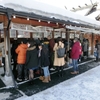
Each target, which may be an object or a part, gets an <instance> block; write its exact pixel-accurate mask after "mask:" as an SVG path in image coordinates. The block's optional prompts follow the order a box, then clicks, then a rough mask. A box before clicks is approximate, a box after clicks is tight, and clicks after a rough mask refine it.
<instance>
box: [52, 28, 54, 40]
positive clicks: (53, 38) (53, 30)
mask: <svg viewBox="0 0 100 100" xmlns="http://www.w3.org/2000/svg"><path fill="white" fill-rule="evenodd" d="M52 38H53V39H54V29H53V31H52Z"/></svg>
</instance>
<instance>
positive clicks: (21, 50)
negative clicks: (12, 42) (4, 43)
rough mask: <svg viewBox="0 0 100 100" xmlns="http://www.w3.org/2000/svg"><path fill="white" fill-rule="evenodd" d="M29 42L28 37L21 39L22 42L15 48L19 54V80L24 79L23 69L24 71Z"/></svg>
mask: <svg viewBox="0 0 100 100" xmlns="http://www.w3.org/2000/svg"><path fill="white" fill-rule="evenodd" d="M27 48H28V46H27V44H26V39H21V43H20V44H19V45H18V47H17V48H16V49H15V52H16V54H17V71H18V75H17V81H22V79H23V71H24V64H25V62H26V51H27Z"/></svg>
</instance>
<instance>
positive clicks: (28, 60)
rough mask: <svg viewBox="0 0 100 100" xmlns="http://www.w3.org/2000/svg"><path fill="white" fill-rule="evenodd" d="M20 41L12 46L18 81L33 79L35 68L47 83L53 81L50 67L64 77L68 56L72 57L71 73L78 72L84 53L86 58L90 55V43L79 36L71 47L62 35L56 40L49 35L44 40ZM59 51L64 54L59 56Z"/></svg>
mask: <svg viewBox="0 0 100 100" xmlns="http://www.w3.org/2000/svg"><path fill="white" fill-rule="evenodd" d="M18 41H20V42H19V43H18ZM18 41H17V40H16V41H15V42H13V45H12V48H11V54H12V59H13V62H14V64H13V73H15V72H17V76H16V79H17V81H23V80H30V81H31V80H33V79H34V74H35V73H34V71H35V70H39V74H40V77H39V79H40V80H41V81H42V82H45V83H49V82H50V81H51V77H50V69H54V70H57V73H58V74H57V75H58V77H63V76H64V74H63V69H64V65H65V64H66V62H67V60H68V59H67V58H69V59H71V64H72V66H73V70H72V72H71V74H78V73H79V69H78V61H80V60H82V55H84V57H85V58H84V59H86V57H88V47H89V45H88V42H87V40H86V39H84V40H83V43H81V41H80V40H79V39H78V38H74V39H73V41H71V42H70V45H69V46H70V47H69V49H68V43H67V41H63V40H62V38H61V37H58V38H57V39H56V40H54V39H53V38H51V36H48V37H47V38H44V39H43V40H40V39H36V40H35V39H34V40H33V39H30V40H27V39H25V38H23V39H20V40H18ZM63 48H64V49H63ZM64 50H65V51H64ZM58 51H59V52H58ZM63 52H64V53H63ZM58 53H59V54H60V55H62V56H61V57H59V56H58ZM16 70H17V71H16Z"/></svg>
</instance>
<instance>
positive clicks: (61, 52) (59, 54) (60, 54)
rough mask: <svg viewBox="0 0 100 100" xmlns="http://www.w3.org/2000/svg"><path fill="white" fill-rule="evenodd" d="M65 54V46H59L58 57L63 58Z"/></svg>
mask: <svg viewBox="0 0 100 100" xmlns="http://www.w3.org/2000/svg"><path fill="white" fill-rule="evenodd" d="M64 55H65V48H61V47H60V48H58V50H57V56H58V58H62V57H64Z"/></svg>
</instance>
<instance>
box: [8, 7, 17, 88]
mask: <svg viewBox="0 0 100 100" xmlns="http://www.w3.org/2000/svg"><path fill="white" fill-rule="evenodd" d="M6 14H7V18H8V25H7V30H6V36H7V43H8V44H7V48H8V52H7V53H8V56H7V59H8V66H9V72H10V74H11V77H12V81H13V84H14V87H15V88H18V86H17V84H16V82H15V79H14V76H13V73H12V68H11V53H10V39H9V27H10V23H11V16H12V12H11V11H9V9H8V10H7V13H6Z"/></svg>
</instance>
